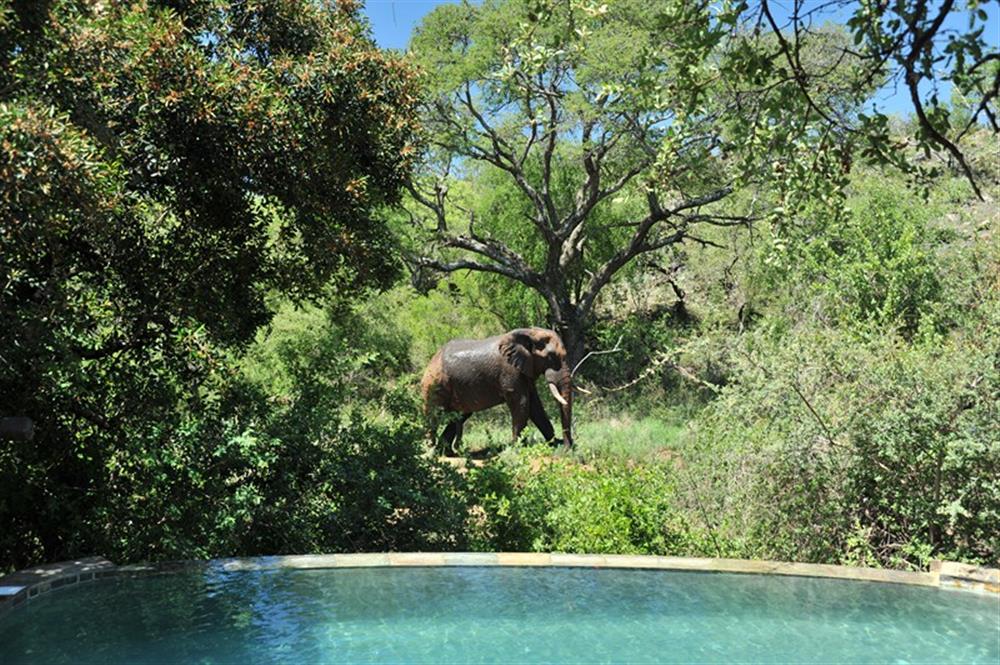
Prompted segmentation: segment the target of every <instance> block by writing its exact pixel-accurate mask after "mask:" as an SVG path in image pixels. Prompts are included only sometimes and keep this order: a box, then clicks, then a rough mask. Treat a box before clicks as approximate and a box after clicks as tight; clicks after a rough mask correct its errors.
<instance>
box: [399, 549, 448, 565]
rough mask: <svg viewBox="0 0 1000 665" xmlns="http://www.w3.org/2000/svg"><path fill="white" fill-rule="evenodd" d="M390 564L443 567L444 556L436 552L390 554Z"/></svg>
mask: <svg viewBox="0 0 1000 665" xmlns="http://www.w3.org/2000/svg"><path fill="white" fill-rule="evenodd" d="M389 563H390V564H391V565H393V566H443V565H445V560H444V554H440V553H435V552H390V553H389Z"/></svg>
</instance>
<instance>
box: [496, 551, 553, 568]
mask: <svg viewBox="0 0 1000 665" xmlns="http://www.w3.org/2000/svg"><path fill="white" fill-rule="evenodd" d="M497 563H498V564H499V565H501V566H551V565H552V555H551V554H547V553H545V552H498V553H497Z"/></svg>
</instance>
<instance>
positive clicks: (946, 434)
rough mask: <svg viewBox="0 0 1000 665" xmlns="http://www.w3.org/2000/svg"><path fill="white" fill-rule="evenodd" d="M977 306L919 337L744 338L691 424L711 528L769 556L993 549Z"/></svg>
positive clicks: (898, 555)
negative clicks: (970, 321)
mask: <svg viewBox="0 0 1000 665" xmlns="http://www.w3.org/2000/svg"><path fill="white" fill-rule="evenodd" d="M986 309H989V310H990V312H989V313H988V314H987V312H986V311H985V310H986ZM983 310H984V311H983V314H984V315H986V319H987V320H984V321H983V322H982V323H983V324H984V326H985V328H978V327H977V328H976V330H977V332H980V333H981V331H982V330H983V329H987V328H988V329H990V330H992V332H991V333H990V334H989V335H985V336H979V335H977V336H974V337H973V336H970V337H965V336H963V335H959V334H956V335H953V336H952V337H951V338H949V339H947V340H944V341H938V342H936V343H934V344H927V345H911V344H908V343H906V342H905V341H904V340H902V339H900V338H899V337H897V336H894V335H891V334H890V335H886V336H883V337H879V338H870V339H868V340H866V341H863V342H859V341H858V340H857V338H855V337H852V336H850V335H847V334H844V333H838V332H834V331H825V332H823V333H811V334H806V333H800V334H793V335H787V336H781V337H780V338H777V339H773V340H767V339H762V336H755V337H753V338H752V339H751V340H747V343H746V346H744V347H743V352H744V353H743V355H742V356H739V355H737V358H738V363H737V365H736V366H735V367H734V375H735V377H736V379H737V380H736V381H734V383H732V384H731V385H730V386H728V387H727V388H726V389H724V391H723V392H722V395H721V397H720V399H719V400H718V401H717V402H715V403H714V404H712V405H711V406H710V407H709V408H708V409H706V410H705V411H704V412H703V413H702V414H701V416H700V417H699V418H698V420H697V421H696V424H695V426H694V427H693V429H692V443H691V448H692V451H691V458H692V463H693V464H694V465H695V466H696V467H697V468H698V469H699V472H700V471H701V470H704V473H700V474H699V475H701V476H702V478H703V480H702V482H701V483H700V484H699V489H698V491H697V493H698V495H699V496H698V500H699V501H701V502H704V503H705V504H707V505H710V506H711V509H710V510H709V512H710V513H712V514H714V515H716V516H717V522H718V525H719V528H720V530H721V532H722V533H721V536H722V538H723V539H724V540H726V541H727V542H730V543H739V544H740V548H741V549H742V550H743V552H744V555H746V556H762V557H768V558H786V559H797V560H807V561H821V562H833V563H861V564H867V565H883V566H892V567H907V566H914V567H922V566H925V565H926V564H927V562H928V560H929V558H931V557H937V558H951V559H961V560H968V561H974V562H987V561H996V559H997V556H998V554H1000V537H998V533H997V531H996V526H995V525H996V524H997V520H998V519H1000V479H998V476H997V474H996V469H997V468H998V465H1000V437H997V435H996V432H997V431H998V423H1000V411H998V402H997V395H998V394H1000V366H998V359H997V355H996V348H998V344H1000V338H998V336H997V333H996V331H998V330H1000V325H998V324H1000V317H998V316H997V315H998V313H1000V307H997V303H996V302H994V303H992V304H989V306H988V307H984V308H983Z"/></svg>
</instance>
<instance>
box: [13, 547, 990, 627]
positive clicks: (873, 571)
mask: <svg viewBox="0 0 1000 665" xmlns="http://www.w3.org/2000/svg"><path fill="white" fill-rule="evenodd" d="M415 566H417V567H436V566H466V567H470V566H474V567H482V566H521V567H551V568H610V569H614V568H618V569H630V568H631V569H643V570H674V571H690V572H703V573H744V574H756V575H790V576H796V577H822V578H830V579H839V580H854V581H861V582H882V583H890V584H910V585H918V586H926V587H937V588H941V589H960V590H963V591H971V592H974V593H979V594H991V595H992V594H1000V570H998V569H997V568H980V567H977V566H971V565H968V564H963V563H957V562H954V561H934V562H932V563H931V567H930V572H927V573H923V572H910V571H903V570H884V569H880V568H856V567H851V566H833V565H828V564H819V563H789V562H783V561H754V560H749V559H699V558H692V557H672V556H645V555H631V554H559V553H552V554H546V553H532V552H498V553H491V552H456V553H448V552H388V553H370V554H296V555H288V556H263V557H247V558H236V559H213V560H211V561H197V560H195V561H173V562H166V563H151V564H131V565H123V566H116V565H115V564H113V563H112V562H110V561H108V560H107V559H104V558H102V557H87V558H83V559H76V560H73V561H63V562H60V563H52V564H46V565H43V566H35V567H32V568H25V569H24V570H19V571H17V572H15V573H11V574H10V575H5V576H4V577H0V617H2V616H3V615H5V614H6V613H8V612H10V611H11V610H13V609H14V608H15V607H17V606H19V605H21V604H23V603H24V602H26V601H29V600H31V599H33V598H36V597H37V596H39V595H41V594H44V593H47V592H49V591H52V590H55V589H59V588H62V587H66V586H70V585H74V584H80V583H84V582H91V581H93V580H97V579H102V578H107V577H116V576H131V575H148V574H156V573H168V572H173V571H177V570H184V569H191V568H210V569H214V570H223V571H241V570H277V569H281V568H293V569H321V568H392V567H415Z"/></svg>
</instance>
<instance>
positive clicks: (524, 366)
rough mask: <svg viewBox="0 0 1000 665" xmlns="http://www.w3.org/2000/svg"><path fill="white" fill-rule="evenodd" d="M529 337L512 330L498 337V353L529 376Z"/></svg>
mask: <svg viewBox="0 0 1000 665" xmlns="http://www.w3.org/2000/svg"><path fill="white" fill-rule="evenodd" d="M530 347H531V338H530V337H528V336H527V335H525V334H523V333H519V332H518V331H516V330H515V331H512V332H509V333H507V334H506V335H504V336H503V337H501V338H500V355H502V356H503V357H504V360H506V361H507V362H509V363H510V364H511V365H513V366H514V367H516V368H517V369H518V371H519V372H521V373H522V374H525V375H527V376H529V377H530V376H531V366H532V362H531V348H530Z"/></svg>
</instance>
